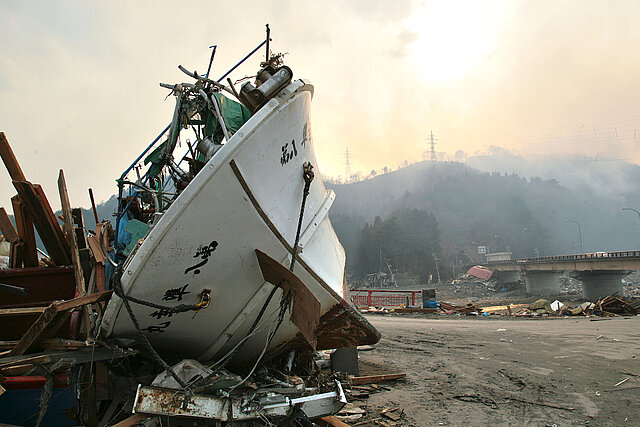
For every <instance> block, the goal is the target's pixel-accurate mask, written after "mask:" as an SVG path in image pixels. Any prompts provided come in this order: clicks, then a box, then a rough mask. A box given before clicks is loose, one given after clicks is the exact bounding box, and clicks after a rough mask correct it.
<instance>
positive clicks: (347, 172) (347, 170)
mask: <svg viewBox="0 0 640 427" xmlns="http://www.w3.org/2000/svg"><path fill="white" fill-rule="evenodd" d="M350 180H351V157H350V156H349V147H347V149H346V150H345V151H344V183H345V184H348V183H349V181H350Z"/></svg>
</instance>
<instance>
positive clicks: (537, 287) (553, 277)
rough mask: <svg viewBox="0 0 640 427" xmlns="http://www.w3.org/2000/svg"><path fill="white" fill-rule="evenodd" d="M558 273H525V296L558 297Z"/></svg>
mask: <svg viewBox="0 0 640 427" xmlns="http://www.w3.org/2000/svg"><path fill="white" fill-rule="evenodd" d="M560 273H561V272H559V271H525V272H524V283H525V285H526V288H527V294H531V295H542V296H546V295H558V294H559V293H560V280H559V278H560Z"/></svg>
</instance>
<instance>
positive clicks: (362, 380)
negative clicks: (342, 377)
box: [349, 374, 407, 385]
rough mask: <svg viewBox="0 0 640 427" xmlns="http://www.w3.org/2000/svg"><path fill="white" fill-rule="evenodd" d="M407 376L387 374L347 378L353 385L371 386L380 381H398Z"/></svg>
mask: <svg viewBox="0 0 640 427" xmlns="http://www.w3.org/2000/svg"><path fill="white" fill-rule="evenodd" d="M406 376H407V374H387V375H369V376H366V377H349V379H350V380H351V383H352V384H354V385H364V384H373V383H377V382H380V381H390V380H399V379H401V378H404V377H406Z"/></svg>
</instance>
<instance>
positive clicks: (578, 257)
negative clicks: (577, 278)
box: [486, 250, 640, 265]
mask: <svg viewBox="0 0 640 427" xmlns="http://www.w3.org/2000/svg"><path fill="white" fill-rule="evenodd" d="M599 258H618V259H619V258H640V250H637V251H618V252H593V253H586V254H572V255H554V256H544V257H537V258H519V259H514V260H501V261H490V262H487V263H486V264H487V265H498V264H514V263H529V262H530V263H540V262H553V261H582V260H590V259H599Z"/></svg>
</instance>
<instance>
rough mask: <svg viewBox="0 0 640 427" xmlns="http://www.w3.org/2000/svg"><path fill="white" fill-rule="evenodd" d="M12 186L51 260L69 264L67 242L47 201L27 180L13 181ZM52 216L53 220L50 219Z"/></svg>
mask: <svg viewBox="0 0 640 427" xmlns="http://www.w3.org/2000/svg"><path fill="white" fill-rule="evenodd" d="M13 186H14V187H15V188H16V190H17V191H18V194H19V195H20V199H21V200H22V201H23V202H24V204H25V206H26V208H27V210H28V211H29V214H30V215H31V217H32V218H33V222H34V224H35V226H36V229H37V230H38V234H39V235H40V238H41V239H42V243H44V246H45V248H46V249H47V251H48V252H49V256H50V257H51V260H52V261H53V262H54V263H55V264H56V265H71V257H70V255H69V249H68V246H67V243H66V242H65V240H64V236H63V235H62V230H61V229H60V225H59V224H58V221H57V220H55V217H54V215H53V211H51V207H50V206H49V202H48V201H47V200H46V199H45V200H43V199H42V197H40V195H39V194H38V192H37V191H36V186H35V185H33V184H31V183H30V182H29V181H13ZM52 218H53V220H52Z"/></svg>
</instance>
